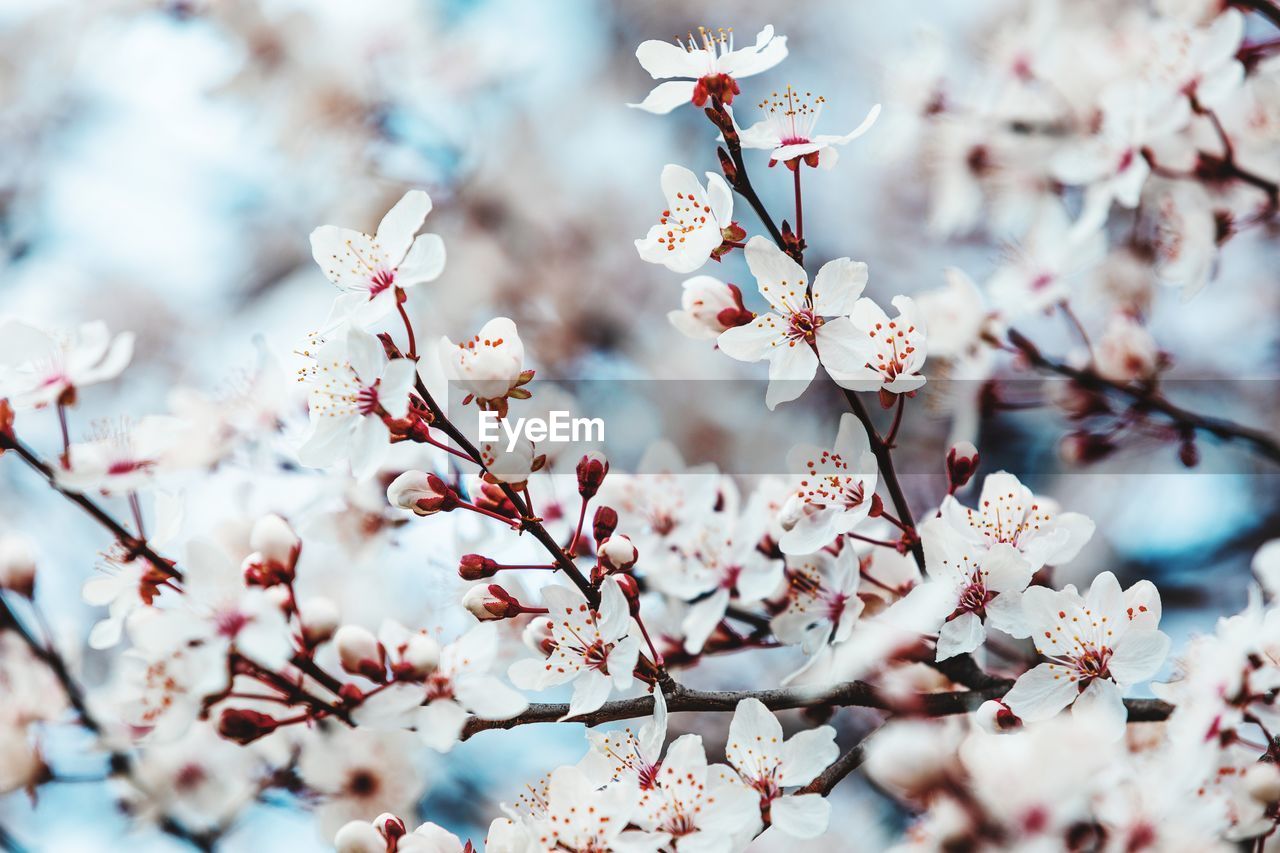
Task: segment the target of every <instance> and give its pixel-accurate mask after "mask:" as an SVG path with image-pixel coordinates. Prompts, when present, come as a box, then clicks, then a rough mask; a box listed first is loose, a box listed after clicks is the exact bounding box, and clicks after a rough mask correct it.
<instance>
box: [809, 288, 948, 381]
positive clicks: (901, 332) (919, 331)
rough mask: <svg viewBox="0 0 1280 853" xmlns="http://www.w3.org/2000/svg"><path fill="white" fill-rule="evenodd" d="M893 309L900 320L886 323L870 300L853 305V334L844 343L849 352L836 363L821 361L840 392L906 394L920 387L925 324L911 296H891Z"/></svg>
mask: <svg viewBox="0 0 1280 853" xmlns="http://www.w3.org/2000/svg"><path fill="white" fill-rule="evenodd" d="M893 307H895V308H897V309H898V316H897V317H895V318H893V319H889V317H888V315H886V314H885V313H884V310H883V309H882V308H881V307H880V306H879V305H877V304H876V303H875V302H873V301H872V300H870V299H867V298H863V299H859V300H858V301H857V302H856V303H854V306H853V311H852V313H850V315H849V320H850V322H851V325H852V328H853V334H852V336H851V338H850V339H849V340H848V341H847V343H846V347H847V350H848V352H849V354H848V355H844V356H842V360H841V361H840V362H838V363H837V362H835V361H832V360H830V359H828V360H826V362H825V363H826V365H827V370H828V372H830V374H831V378H832V379H834V380H835V381H836V384H837V385H839V386H840V387H841V388H848V389H849V390H851V391H883V392H885V393H888V394H909V393H911V392H912V391H915V390H917V389H918V388H920V387H921V386H922V385H924V381H925V379H924V377H923V376H921V375H920V368H921V367H923V366H924V360H925V354H926V351H927V350H926V344H925V328H924V320H923V319H922V318H921V317H919V316H918V312H917V311H916V304H915V302H913V301H912V300H911V298H910V297H907V296H895V297H894V298H893Z"/></svg>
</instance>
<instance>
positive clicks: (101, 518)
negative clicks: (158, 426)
mask: <svg viewBox="0 0 1280 853" xmlns="http://www.w3.org/2000/svg"><path fill="white" fill-rule="evenodd" d="M6 450H11V451H13V453H14V454H16V455H17V457H18V458H19V459H21V460H22V461H23V462H25V463H26V464H27V467H29V468H30V469H31V470H33V471H35V472H36V473H38V474H40V476H42V477H44V479H45V481H46V482H47V483H48V485H49V488H51V489H53V490H54V491H56V492H58V493H59V494H61V495H62V496H63V497H64V498H66V499H67V500H69V501H71V502H72V503H73V504H75V505H76V506H78V507H80V508H81V509H82V510H84V511H85V512H86V513H87V514H88V515H89V516H90V517H91V518H93V520H94V521H96V522H98V524H100V525H102V526H103V527H105V528H106V529H107V530H109V531H110V532H111V533H112V534H113V535H114V536H115V538H116V541H117V542H119V543H120V545H121V546H122V547H123V548H124V549H125V550H126V551H127V552H128V553H129V554H130V555H132V556H133V557H135V558H136V557H141V558H142V559H145V560H146V561H147V562H148V563H150V564H151V565H152V566H153V567H154V568H155V570H156V571H158V572H160V573H161V574H163V575H165V576H166V577H170V578H173V579H174V580H182V572H180V571H178V569H177V568H175V567H174V565H173V563H171V562H170V561H169V560H166V559H165V558H164V557H162V556H160V555H159V554H157V553H156V552H155V551H154V550H152V549H151V546H150V545H148V544H147V543H146V540H144V539H140V538H138V537H136V536H134V535H133V534H132V533H130V532H129V529H128V528H126V527H125V526H124V525H123V524H121V523H120V522H118V521H116V520H115V518H113V517H112V516H111V514H110V513H108V512H107V511H106V510H104V509H103V508H102V507H100V506H99V505H98V504H97V503H95V502H94V501H93V500H92V499H90V498H89V497H88V496H86V495H84V494H83V493H81V492H76V491H72V490H71V489H66V488H63V487H62V486H61V485H59V484H58V480H57V477H56V476H55V474H54V471H53V468H51V467H50V466H49V465H48V464H46V463H45V462H44V461H42V460H41V459H40V457H38V456H36V454H35V453H34V452H33V451H32V450H31V449H30V448H29V447H27V446H26V445H25V444H23V443H22V442H21V441H19V440H18V437H17V436H15V435H12V434H10V433H7V432H5V431H4V430H0V451H6ZM0 456H3V452H0Z"/></svg>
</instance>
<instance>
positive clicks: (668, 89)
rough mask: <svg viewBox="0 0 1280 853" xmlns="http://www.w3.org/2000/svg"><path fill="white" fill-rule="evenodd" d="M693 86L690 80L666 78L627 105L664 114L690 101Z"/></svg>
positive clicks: (648, 111) (691, 99) (656, 113)
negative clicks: (641, 97)
mask: <svg viewBox="0 0 1280 853" xmlns="http://www.w3.org/2000/svg"><path fill="white" fill-rule="evenodd" d="M693 87H694V83H693V81H692V80H668V81H667V82H666V83H659V84H658V85H657V86H654V87H653V89H652V90H651V91H650V92H649V94H648V95H646V96H645V99H644V100H643V101H641V102H640V103H638V104H627V106H629V107H633V108H635V109H638V110H644V111H645V112H647V113H653V114H654V115H665V114H667V113H669V112H671V111H672V110H674V109H675V108H676V107H678V106H680V105H682V104H688V103H691V102H692V101H693Z"/></svg>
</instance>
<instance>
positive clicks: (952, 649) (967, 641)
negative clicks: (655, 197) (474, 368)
mask: <svg viewBox="0 0 1280 853" xmlns="http://www.w3.org/2000/svg"><path fill="white" fill-rule="evenodd" d="M986 636H987V632H986V629H984V628H983V627H982V620H981V619H979V618H978V615H977V614H976V613H961V614H960V615H959V616H957V617H956V618H954V619H952V620H951V621H949V622H943V623H942V629H941V630H940V631H939V632H938V660H946V659H947V658H950V657H955V656H956V655H962V654H965V653H966V652H971V651H973V650H974V649H976V648H977V647H978V646H980V645H982V641H983V639H985V638H986Z"/></svg>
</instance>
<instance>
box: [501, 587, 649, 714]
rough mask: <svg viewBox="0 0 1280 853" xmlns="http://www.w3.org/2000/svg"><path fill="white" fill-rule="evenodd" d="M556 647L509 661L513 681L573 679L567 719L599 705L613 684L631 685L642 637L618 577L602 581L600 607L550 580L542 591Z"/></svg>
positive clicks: (535, 684) (539, 683) (528, 684)
mask: <svg viewBox="0 0 1280 853" xmlns="http://www.w3.org/2000/svg"><path fill="white" fill-rule="evenodd" d="M542 600H543V605H544V606H545V607H546V608H547V611H548V612H547V618H548V619H550V620H551V626H552V627H551V634H552V639H553V641H554V643H555V647H554V648H553V649H552V650H551V652H550V654H549V655H548V656H547V657H546V658H545V659H528V660H519V661H516V662H515V663H513V664H512V665H511V669H510V672H509V675H510V677H511V681H512V682H513V683H514V684H515V685H516V686H517V687H519V688H521V689H524V690H545V689H546V688H548V687H554V686H556V685H559V684H565V683H568V682H570V681H572V682H574V689H573V698H572V699H570V701H569V713H568V714H567V715H566V717H565V718H566V719H568V718H571V717H576V716H578V715H579V714H586V713H589V712H591V711H594V710H596V709H597V708H599V707H600V706H601V705H603V704H604V702H605V700H606V699H608V698H609V693H610V692H611V691H612V690H614V689H618V690H625V689H626V688H627V687H629V686H630V685H631V682H632V672H633V670H634V669H635V666H636V661H637V660H638V659H639V656H640V639H639V637H638V636H637V635H636V634H635V633H633V632H632V629H631V610H630V607H629V605H628V604H627V598H626V596H625V595H623V593H622V590H621V589H620V588H619V587H618V581H617V580H616V579H615V578H612V577H608V578H605V580H604V583H603V584H602V585H601V587H600V608H599V610H596V609H594V608H592V607H591V606H590V605H588V603H587V601H586V599H584V598H583V596H582V593H580V592H579V591H578V590H576V589H570V588H568V587H565V586H559V585H554V584H553V585H551V586H547V587H545V588H544V589H543V591H542Z"/></svg>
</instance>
